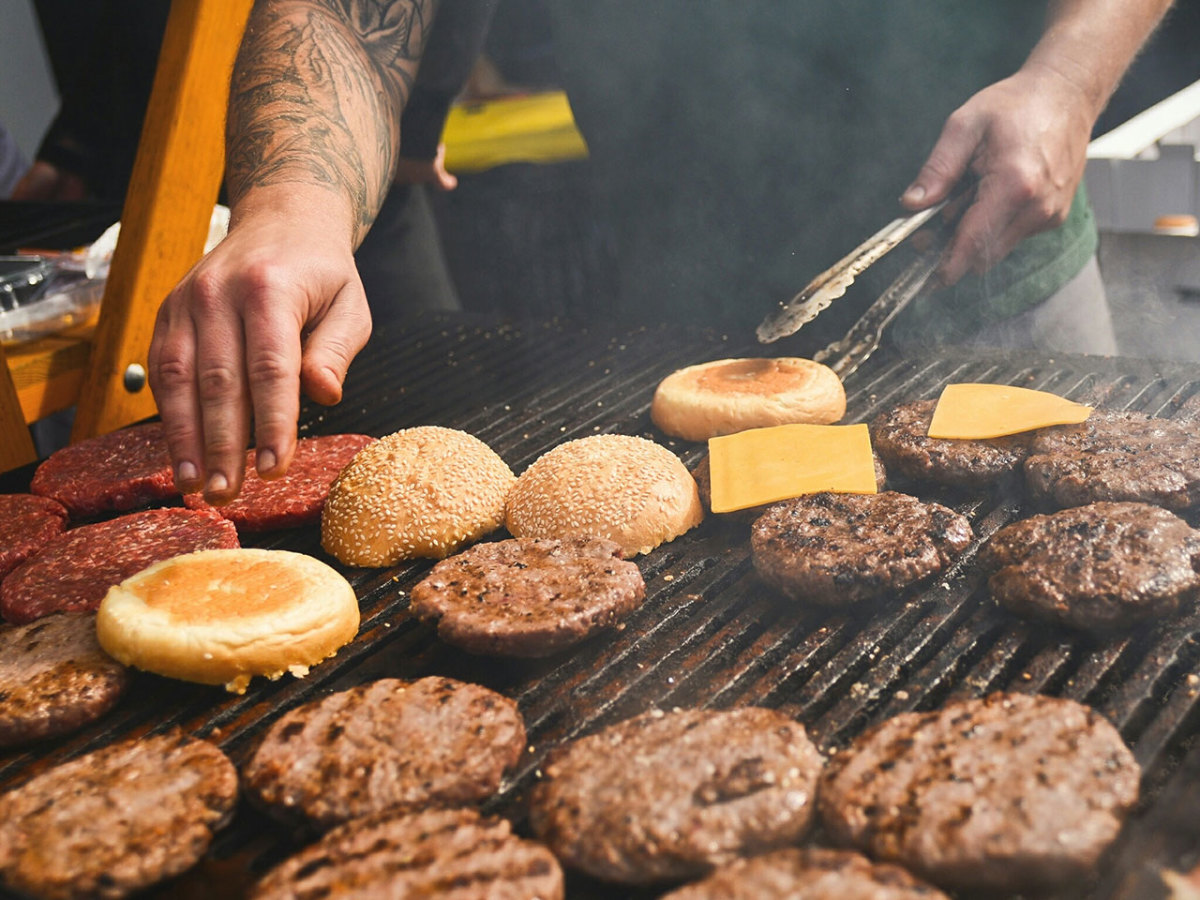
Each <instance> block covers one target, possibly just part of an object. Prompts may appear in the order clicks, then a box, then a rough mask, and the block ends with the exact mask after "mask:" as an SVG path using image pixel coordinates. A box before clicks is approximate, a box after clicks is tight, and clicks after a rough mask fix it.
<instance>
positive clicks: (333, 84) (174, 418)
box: [149, 0, 437, 502]
mask: <svg viewBox="0 0 1200 900" xmlns="http://www.w3.org/2000/svg"><path fill="white" fill-rule="evenodd" d="M436 3H437V0H259V2H257V3H256V5H255V8H254V10H253V12H252V13H251V16H250V21H249V23H248V25H247V28H246V33H245V36H244V38H243V40H242V46H241V49H240V51H239V53H238V59H237V62H236V64H235V67H234V75H233V80H232V85H231V89H230V99H229V113H228V125H227V134H226V148H227V160H226V185H227V188H228V192H229V198H230V205H231V207H232V216H231V220H230V228H229V235H228V236H227V237H226V239H225V240H224V241H222V243H221V244H220V245H219V246H218V247H217V248H216V249H215V250H214V251H213V252H212V253H210V254H209V255H208V256H206V257H205V258H204V259H203V260H201V261H200V262H199V263H197V264H196V266H195V267H194V268H193V269H192V270H191V271H190V272H189V273H188V274H187V275H186V276H185V277H184V279H183V280H182V281H181V282H180V283H179V285H178V286H177V287H176V288H175V289H174V290H173V291H172V292H171V293H170V294H169V295H168V296H167V298H166V300H165V301H164V302H163V304H162V306H161V308H160V309H159V314H158V320H157V322H156V323H155V329H154V337H153V340H152V342H151V346H150V357H149V362H150V385H151V388H152V390H153V391H154V396H155V400H156V401H157V403H158V407H159V412H160V413H161V415H162V419H163V422H164V424H165V426H166V432H167V441H168V444H169V446H170V450H171V456H172V459H173V460H174V465H175V478H176V483H177V484H178V485H179V487H180V489H181V490H183V491H195V490H201V489H202V490H203V491H204V494H205V496H206V497H207V498H208V499H210V500H214V501H217V502H220V501H223V500H228V499H231V498H232V497H234V496H236V495H237V493H238V491H239V489H240V487H241V481H242V474H243V466H244V458H245V448H246V446H247V443H248V441H249V436H250V426H251V418H252V416H253V423H254V434H255V444H256V448H257V467H258V473H259V474H260V475H261V476H263V477H265V478H271V477H278V476H280V475H282V474H283V473H284V472H285V471H286V469H287V466H288V464H289V463H290V461H291V457H292V454H293V453H294V451H295V446H296V422H297V418H298V416H299V410H300V391H301V389H303V390H304V392H305V393H306V394H308V396H310V397H312V398H313V399H314V400H316V401H317V402H319V403H327V404H328V403H336V402H337V401H338V400H339V399H340V398H341V386H342V381H343V379H344V378H345V376H346V370H347V369H348V368H349V365H350V361H351V360H352V359H353V358H354V356H355V354H357V353H358V351H359V350H361V349H362V347H363V345H364V344H365V343H366V341H367V337H368V336H369V335H370V331H371V316H370V312H369V310H368V309H367V302H366V297H365V295H364V294H363V289H362V284H361V282H360V281H359V278H358V272H357V270H356V269H355V265H354V257H353V254H354V250H355V248H356V247H357V246H358V244H359V242H360V241H361V240H362V238H363V236H364V235H365V234H366V232H367V230H368V229H369V228H370V226H371V223H372V221H373V220H374V217H375V214H376V213H377V212H378V210H379V206H380V204H381V203H382V202H383V198H384V196H385V194H386V193H387V190H388V187H389V185H390V184H391V180H392V175H393V173H394V170H395V167H396V162H397V156H398V148H399V142H400V134H399V122H400V115H401V112H402V110H403V108H404V105H405V103H406V102H407V100H408V97H409V94H410V92H411V90H412V85H413V80H414V78H415V75H416V71H417V64H418V62H419V60H420V57H421V53H422V50H423V48H424V46H425V41H426V39H427V37H428V35H429V31H430V29H431V27H432V23H433V16H434V11H435V8H436Z"/></svg>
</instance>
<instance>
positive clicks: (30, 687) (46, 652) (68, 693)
mask: <svg viewBox="0 0 1200 900" xmlns="http://www.w3.org/2000/svg"><path fill="white" fill-rule="evenodd" d="M130 680H131V676H130V674H129V670H128V669H126V668H125V667H124V666H123V665H121V664H120V663H119V662H117V661H116V660H115V659H113V658H112V657H111V656H109V655H108V654H107V653H105V652H104V651H103V650H101V649H100V643H99V642H98V641H97V640H96V617H95V616H93V615H91V614H88V613H63V614H61V615H56V616H46V617H45V618H44V619H39V620H38V621H36V622H33V623H32V624H29V625H3V626H0V747H9V746H12V745H13V744H23V743H26V742H28V741H38V740H42V739H43V738H48V737H57V736H58V735H60V734H66V733H67V732H69V731H74V730H75V729H77V728H82V727H83V726H84V725H87V724H88V723H89V722H94V721H95V720H96V719H98V718H100V717H101V716H102V715H104V714H105V713H106V712H108V711H109V710H110V709H111V708H112V707H113V705H114V704H116V702H117V700H118V699H119V698H120V697H121V695H122V694H123V693H124V692H125V689H126V688H127V687H128V686H129V682H130Z"/></svg>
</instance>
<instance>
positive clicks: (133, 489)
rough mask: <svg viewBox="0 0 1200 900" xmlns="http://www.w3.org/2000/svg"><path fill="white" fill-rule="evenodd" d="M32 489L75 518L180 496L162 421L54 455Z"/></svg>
mask: <svg viewBox="0 0 1200 900" xmlns="http://www.w3.org/2000/svg"><path fill="white" fill-rule="evenodd" d="M30 490H31V491H33V492H34V493H35V494H40V495H41V496H43V497H53V498H54V499H55V500H57V501H58V502H59V503H61V504H62V505H63V506H65V507H66V508H67V509H68V510H70V512H71V515H72V516H73V517H75V518H83V517H86V516H95V515H99V514H100V513H103V512H110V511H112V510H118V511H124V510H129V509H137V508H138V507H141V506H148V505H150V504H152V503H158V502H160V501H162V500H166V499H168V498H171V497H178V496H179V491H177V490H176V489H175V475H174V473H173V471H172V469H171V454H170V452H169V451H168V450H167V440H166V437H165V436H164V431H163V426H162V423H161V422H151V423H150V424H148V425H134V426H133V427H132V428H122V429H120V430H119V431H112V432H109V433H108V434H102V435H100V436H98V437H94V438H88V439H87V440H85V441H80V442H79V443H78V444H72V445H70V446H69V447H63V448H62V449H60V450H55V451H54V452H53V453H51V454H50V456H48V457H47V458H46V460H45V462H43V463H42V464H41V465H40V466H38V467H37V471H35V472H34V473H33V481H32V483H31V484H30Z"/></svg>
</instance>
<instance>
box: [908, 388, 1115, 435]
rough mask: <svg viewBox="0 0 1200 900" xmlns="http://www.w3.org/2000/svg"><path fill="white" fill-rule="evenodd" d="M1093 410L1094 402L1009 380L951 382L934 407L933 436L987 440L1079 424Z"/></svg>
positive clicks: (931, 427)
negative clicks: (1032, 388)
mask: <svg viewBox="0 0 1200 900" xmlns="http://www.w3.org/2000/svg"><path fill="white" fill-rule="evenodd" d="M1091 414H1092V408H1091V407H1090V406H1084V405H1083V404H1082V403H1075V402H1073V401H1071V400H1066V399H1064V398H1063V397H1060V396H1058V395H1057V394H1051V393H1048V392H1047V391H1035V390H1031V389H1030V388H1022V387H1013V386H1012V385H1008V384H948V385H946V387H945V388H943V389H942V395H941V396H940V397H939V398H938V402H937V406H935V407H934V409H933V419H932V421H930V423H929V436H930V437H931V438H946V439H950V440H985V439H987V438H997V437H1004V436H1005V435H1007V434H1019V433H1020V432H1022V431H1033V430H1034V429H1037V428H1047V427H1049V426H1051V425H1078V424H1079V423H1080V422H1086V421H1087V417H1088V416H1090V415H1091Z"/></svg>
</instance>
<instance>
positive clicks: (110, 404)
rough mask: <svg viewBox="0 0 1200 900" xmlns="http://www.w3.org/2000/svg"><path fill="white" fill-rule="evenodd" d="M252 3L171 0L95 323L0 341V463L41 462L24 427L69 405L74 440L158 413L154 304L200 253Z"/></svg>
mask: <svg viewBox="0 0 1200 900" xmlns="http://www.w3.org/2000/svg"><path fill="white" fill-rule="evenodd" d="M251 3H252V0H173V2H172V4H171V12H170V16H169V17H168V19H167V27H166V31H165V33H164V35H163V44H162V50H161V51H160V53H159V60H158V69H157V72H156V73H155V77H154V86H153V89H152V91H151V94H150V102H149V105H148V107H147V109H146V118H145V124H144V126H143V128H142V136H141V140H140V142H139V144H138V152H137V158H136V161H135V162H134V167H133V175H132V177H131V179H130V183H129V192H128V195H127V196H126V198H125V204H124V208H123V211H122V215H121V234H120V238H119V240H118V241H117V246H116V250H115V251H114V253H113V259H112V265H111V267H110V269H109V274H108V280H107V282H106V284H105V289H104V299H103V301H102V302H101V304H100V313H99V319H98V320H97V322H96V324H95V327H94V328H92V327H87V328H84V329H76V330H75V331H68V332H66V333H64V334H60V335H55V336H53V337H48V338H43V339H41V340H37V341H32V342H30V343H28V344H20V345H16V346H14V347H10V348H9V349H8V351H7V353H6V352H5V349H4V348H3V347H0V471H4V472H6V471H9V470H11V469H14V468H17V467H18V466H22V465H25V464H26V463H30V462H32V461H34V460H35V459H36V458H37V454H36V452H35V450H34V446H33V441H32V439H31V438H30V434H29V429H28V425H29V424H30V423H32V422H35V421H37V420H38V419H41V418H44V417H45V416H48V415H50V414H51V413H54V412H58V411H59V410H63V409H66V408H68V407H70V406H75V408H76V412H75V424H74V427H73V430H72V433H71V440H72V441H77V440H81V439H83V438H87V437H91V436H93V435H97V434H103V433H105V432H108V431H112V430H114V429H116V428H120V427H122V426H125V425H128V424H130V423H132V422H136V421H138V420H140V419H144V418H146V417H148V416H151V415H153V414H154V413H155V412H156V411H157V410H156V407H155V405H154V398H153V396H152V395H151V393H150V390H149V388H147V387H146V384H145V371H146V355H147V353H148V351H149V348H150V338H151V335H152V333H153V330H154V317H155V314H156V312H157V310H158V305H159V303H160V302H161V301H162V299H163V297H165V296H166V295H167V293H168V291H170V289H171V288H172V287H174V286H175V283H176V282H177V281H179V279H180V278H181V277H183V275H184V274H185V273H186V272H187V270H188V269H189V268H191V266H192V265H193V264H194V263H195V262H196V261H197V260H198V259H199V258H200V256H201V254H202V253H203V251H204V242H205V239H206V237H207V235H208V224H209V219H210V217H211V215H212V208H213V205H214V204H215V203H216V200H217V194H218V191H219V190H220V185H221V173H222V169H223V168H224V123H225V106H226V102H227V99H228V93H229V74H230V72H231V71H232V69H233V60H234V57H235V56H236V54H237V48H238V44H239V43H240V41H241V36H242V31H243V29H244V28H245V25H246V19H247V17H248V16H249V13H250V6H251Z"/></svg>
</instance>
